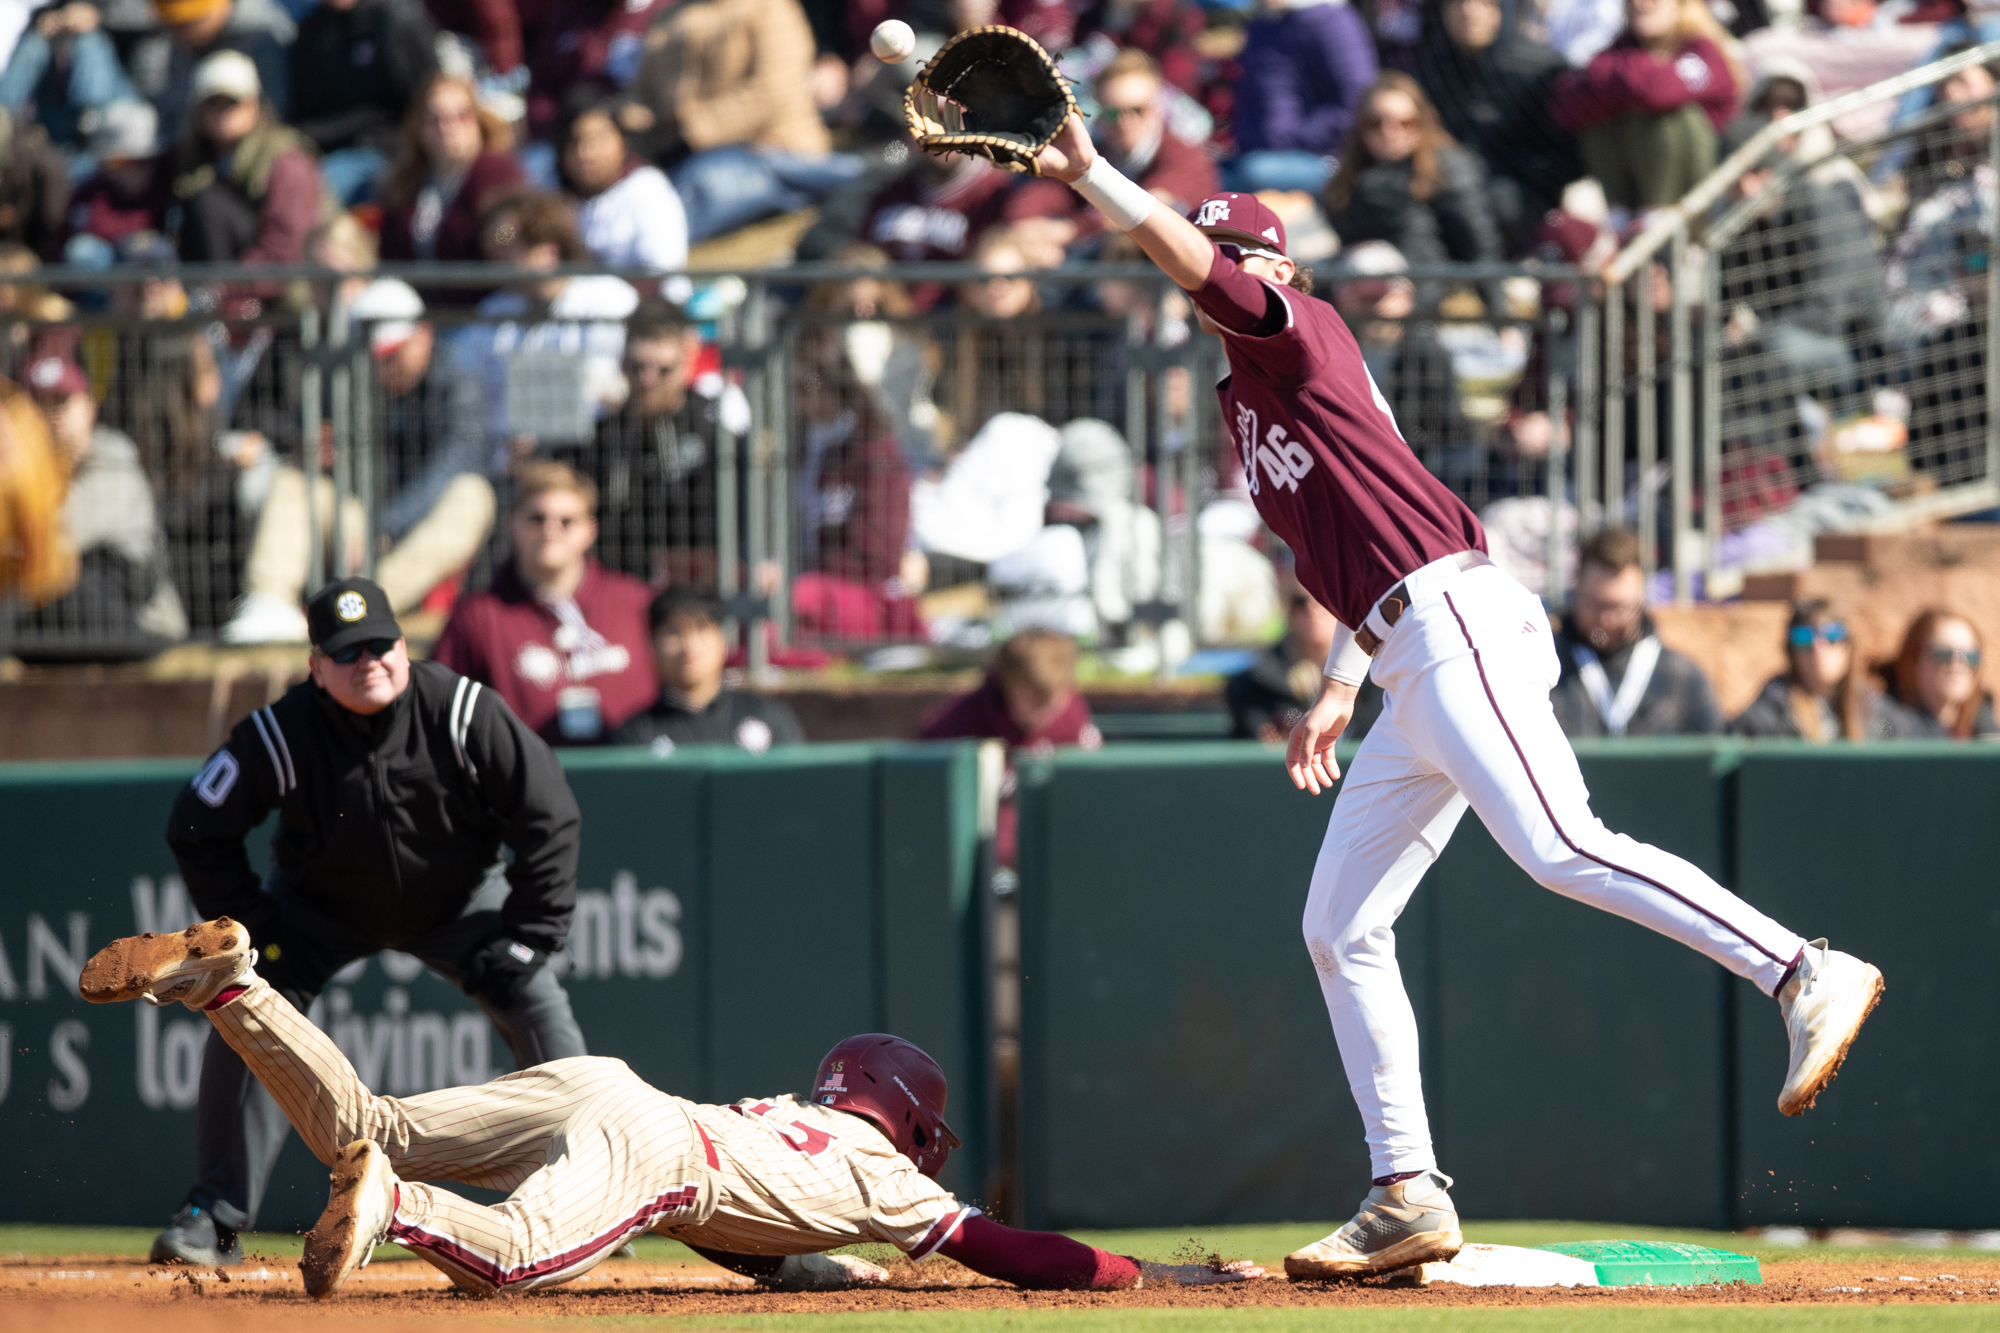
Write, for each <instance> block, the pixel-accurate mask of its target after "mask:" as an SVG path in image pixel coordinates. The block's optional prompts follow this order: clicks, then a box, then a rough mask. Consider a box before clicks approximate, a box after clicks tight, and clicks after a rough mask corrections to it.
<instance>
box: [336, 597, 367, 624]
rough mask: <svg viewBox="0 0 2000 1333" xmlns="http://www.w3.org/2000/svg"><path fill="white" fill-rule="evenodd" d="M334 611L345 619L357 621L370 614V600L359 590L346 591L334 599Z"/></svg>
mask: <svg viewBox="0 0 2000 1333" xmlns="http://www.w3.org/2000/svg"><path fill="white" fill-rule="evenodd" d="M333 613H334V614H335V615H337V616H339V617H340V618H341V619H342V620H345V621H349V622H352V621H356V620H359V619H361V617H363V616H365V615H367V614H368V601H367V599H366V598H364V597H363V596H362V595H361V594H360V593H358V592H344V593H342V594H340V596H338V597H336V598H334V599H333Z"/></svg>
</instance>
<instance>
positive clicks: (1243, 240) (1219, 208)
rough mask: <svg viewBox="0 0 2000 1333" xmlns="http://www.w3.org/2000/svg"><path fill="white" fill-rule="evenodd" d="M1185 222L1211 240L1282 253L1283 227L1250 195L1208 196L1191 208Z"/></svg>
mask: <svg viewBox="0 0 2000 1333" xmlns="http://www.w3.org/2000/svg"><path fill="white" fill-rule="evenodd" d="M1188 221H1189V222H1192V223H1193V224H1194V225H1195V230H1197V231H1199V232H1201V233H1202V234H1203V235H1205V236H1207V237H1209V238H1210V239H1211V240H1216V241H1229V242H1231V243H1233V244H1236V245H1242V246H1248V247H1249V248H1251V249H1253V250H1274V251H1276V252H1277V253H1278V254H1281V255H1282V254H1284V253H1285V224H1284V223H1283V222H1282V221H1281V220H1280V219H1279V217H1278V215H1277V214H1276V213H1274V212H1272V211H1271V209H1270V208H1269V207H1268V206H1267V205H1266V204H1265V203H1264V202H1263V201H1262V200H1261V199H1259V198H1258V197H1257V196H1256V195H1254V194H1232V193H1230V192H1228V191H1224V192H1223V193H1221V194H1212V195H1210V196H1208V198H1206V199H1204V200H1202V201H1201V202H1200V203H1198V204H1196V205H1195V206H1194V211H1193V212H1191V213H1189V214H1188Z"/></svg>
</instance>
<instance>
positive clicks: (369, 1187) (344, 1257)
mask: <svg viewBox="0 0 2000 1333" xmlns="http://www.w3.org/2000/svg"><path fill="white" fill-rule="evenodd" d="M332 1181H333V1193H332V1195H331V1197H329V1198H328V1199H327V1201H326V1211H325V1212H323V1213H321V1214H320V1215H319V1221H317V1222H315V1223H313V1229H312V1230H311V1231H308V1232H307V1233H306V1253H305V1258H304V1259H302V1260H300V1261H299V1269H300V1271H301V1272H302V1273H303V1274H304V1275H305V1280H306V1295H308V1296H310V1297H312V1298H313V1299H314V1300H316V1301H323V1300H325V1299H326V1298H327V1297H329V1296H331V1295H333V1293H334V1292H336V1291H339V1290H340V1284H341V1283H343V1282H345V1281H347V1279H348V1278H349V1277H350V1276H352V1275H353V1273H354V1270H355V1269H357V1268H366V1267H367V1266H368V1258H369V1256H370V1255H372V1254H374V1253H375V1247H376V1246H377V1245H380V1244H381V1243H382V1242H383V1240H384V1239H386V1238H387V1237H388V1234H389V1224H390V1223H391V1222H392V1221H394V1220H395V1216H396V1175H395V1172H393V1171H391V1170H390V1169H389V1158H388V1155H387V1154H385V1153H384V1152H383V1151H382V1150H381V1149H380V1148H378V1147H376V1146H375V1145H374V1143H372V1142H371V1141H369V1140H368V1139H357V1140H355V1141H354V1142H353V1143H350V1144H348V1145H347V1146H346V1147H345V1148H342V1149H341V1150H340V1151H339V1152H338V1153H337V1154H335V1155H334V1159H333V1174H332Z"/></svg>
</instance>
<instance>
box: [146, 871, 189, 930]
mask: <svg viewBox="0 0 2000 1333" xmlns="http://www.w3.org/2000/svg"><path fill="white" fill-rule="evenodd" d="M132 919H133V920H134V921H136V922H137V923H138V925H139V933H140V934H142V935H145V934H153V935H171V934H173V933H174V932H175V931H180V930H186V929H187V928H188V927H189V926H192V925H193V924H194V923H195V922H197V921H199V920H201V918H200V917H199V916H197V915H196V914H195V910H194V904H193V903H191V902H189V901H188V891H187V883H186V881H184V880H183V879H181V877H180V876H179V875H168V876H166V877H165V878H164V879H162V880H161V881H160V885H159V888H158V889H157V890H156V889H155V888H154V887H153V877H152V876H151V875H135V876H133V879H132Z"/></svg>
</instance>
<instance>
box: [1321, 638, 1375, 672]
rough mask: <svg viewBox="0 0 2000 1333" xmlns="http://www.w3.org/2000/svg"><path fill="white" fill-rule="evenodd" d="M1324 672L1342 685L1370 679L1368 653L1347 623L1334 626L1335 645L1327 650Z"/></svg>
mask: <svg viewBox="0 0 2000 1333" xmlns="http://www.w3.org/2000/svg"><path fill="white" fill-rule="evenodd" d="M1324 674H1325V675H1326V676H1328V677H1330V678H1331V679H1333V680H1337V681H1339V682H1340V683H1341V684H1342V685H1359V684H1360V683H1361V682H1362V681H1364V680H1366V679H1368V654H1367V653H1365V652H1363V651H1361V645H1360V644H1358V643H1356V642H1355V641H1354V631H1353V630H1351V629H1349V628H1348V627H1347V626H1345V625H1336V626H1335V627H1334V631H1333V646H1332V647H1331V648H1328V649H1327V650H1326V670H1325V672H1324Z"/></svg>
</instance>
